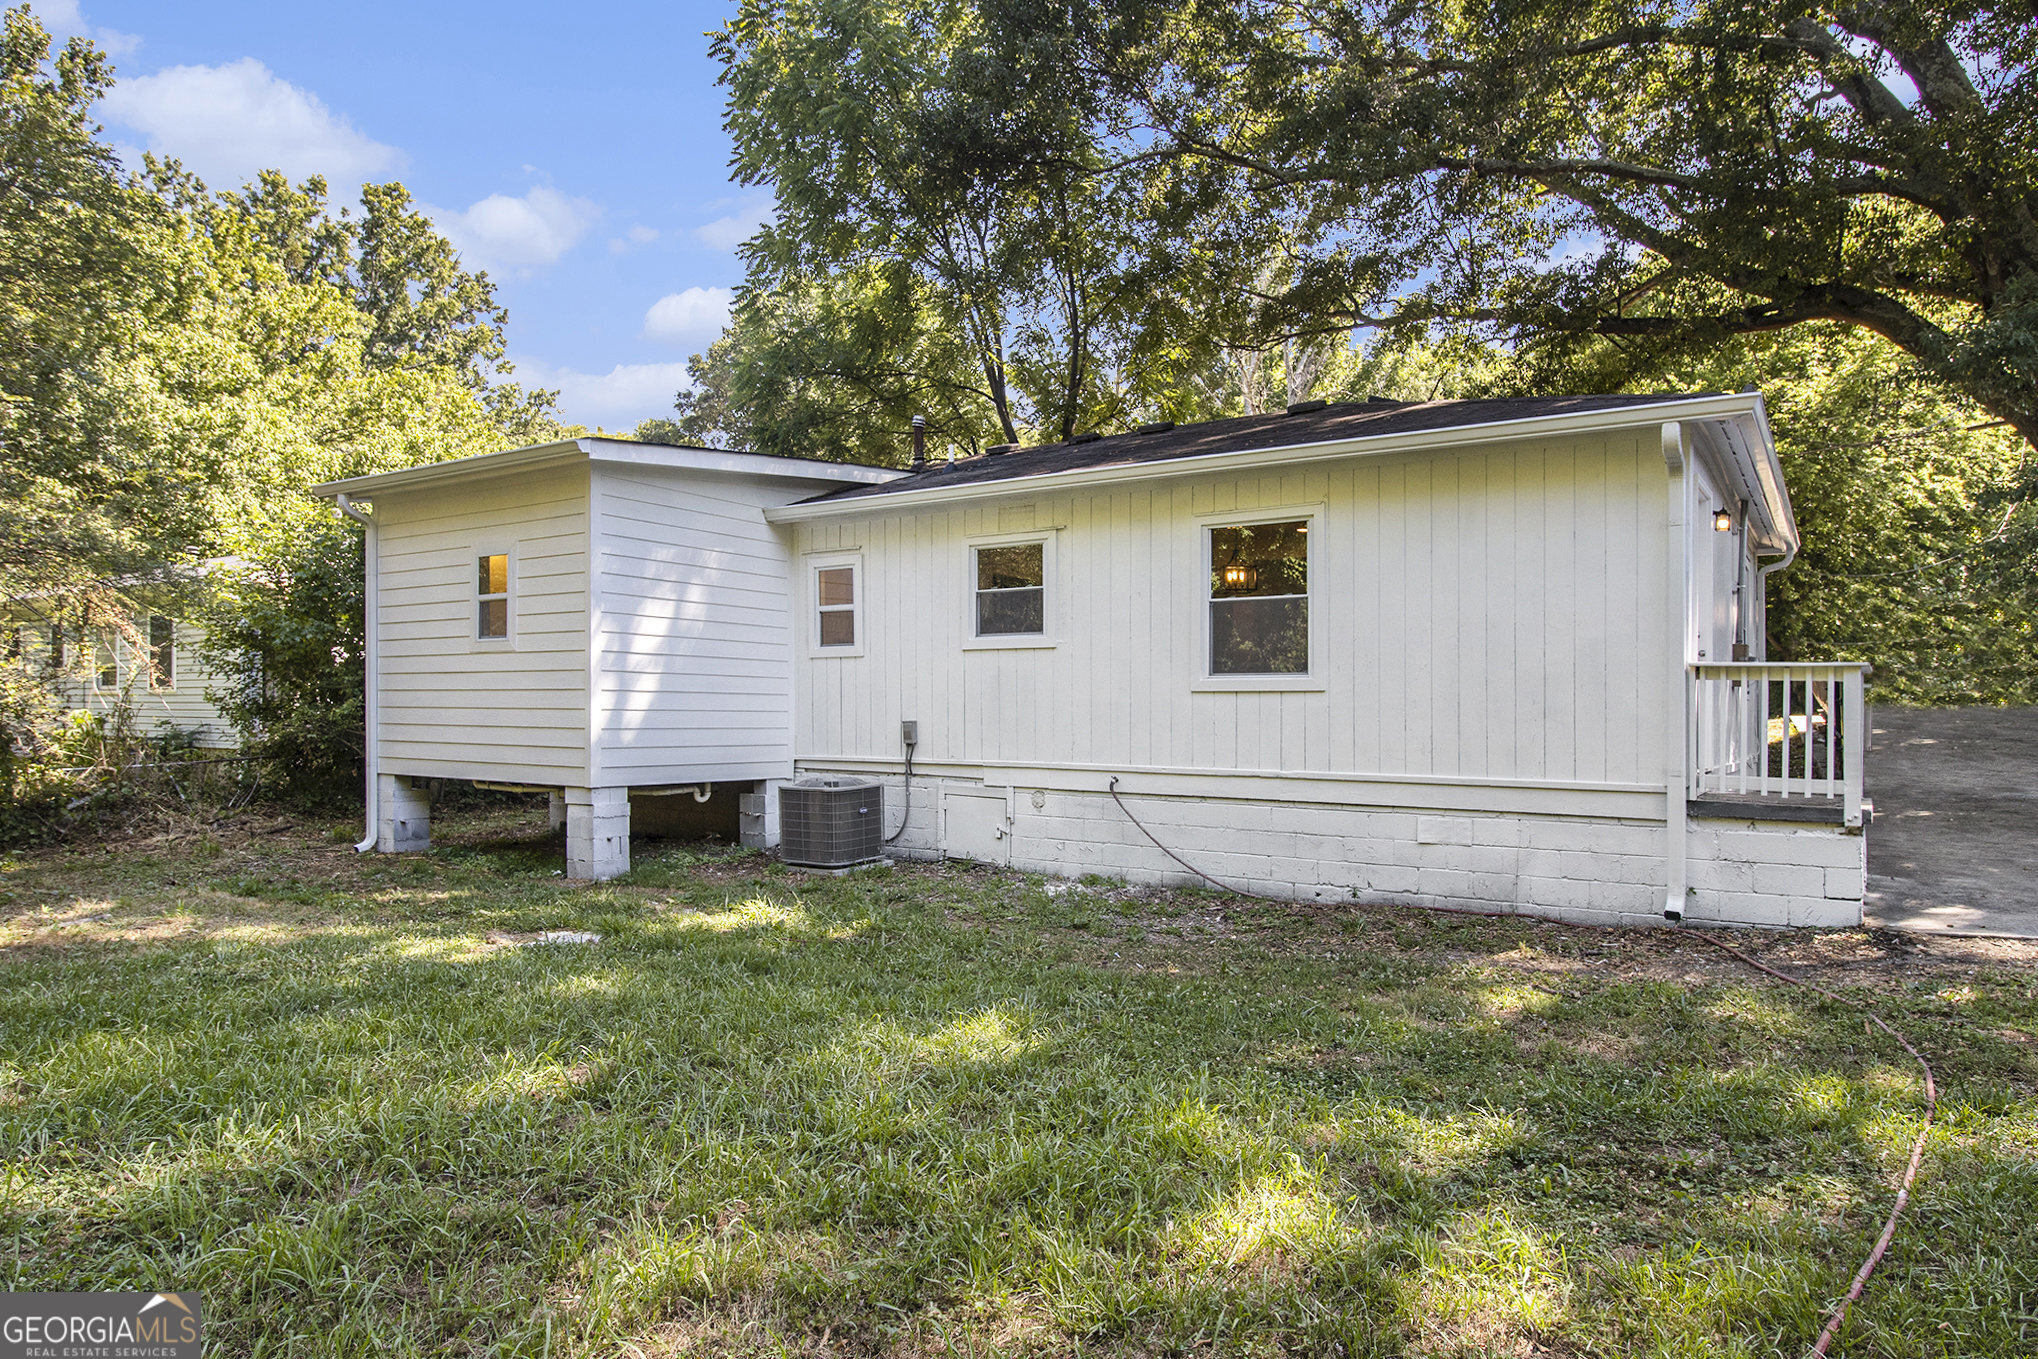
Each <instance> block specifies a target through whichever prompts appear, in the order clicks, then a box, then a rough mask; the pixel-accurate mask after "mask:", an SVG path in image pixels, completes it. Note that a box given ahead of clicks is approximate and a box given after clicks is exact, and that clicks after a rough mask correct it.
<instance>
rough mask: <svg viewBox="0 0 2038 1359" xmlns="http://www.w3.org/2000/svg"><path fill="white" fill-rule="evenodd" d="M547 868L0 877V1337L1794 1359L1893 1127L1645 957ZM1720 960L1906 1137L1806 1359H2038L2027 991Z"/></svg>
mask: <svg viewBox="0 0 2038 1359" xmlns="http://www.w3.org/2000/svg"><path fill="white" fill-rule="evenodd" d="M543 820H544V814H543V810H542V806H540V807H538V808H536V809H530V808H526V807H524V806H520V805H519V806H507V805H505V806H502V807H499V808H496V809H493V810H487V809H484V810H475V811H468V812H464V813H458V814H454V815H449V816H446V817H442V819H441V821H440V824H439V826H438V827H437V828H436V829H437V830H438V832H439V834H440V840H441V847H440V848H438V849H436V850H434V851H433V852H432V853H431V854H430V855H429V856H419V857H410V858H400V859H398V858H378V857H368V858H360V857H357V856H355V855H354V854H353V853H352V852H351V850H350V849H348V847H347V845H346V844H345V841H346V840H349V839H351V838H352V835H353V831H352V829H351V828H345V829H341V830H338V831H337V832H335V831H334V830H333V829H332V828H330V827H328V826H326V825H323V824H312V823H308V822H303V821H297V820H292V819H289V818H284V817H281V816H277V815H274V814H254V815H245V814H244V815H243V817H242V818H241V820H240V822H239V823H238V824H236V825H233V826H228V827H212V828H208V827H205V826H202V825H198V824H196V823H194V824H192V825H191V826H189V827H187V828H185V829H183V830H181V831H179V830H176V829H174V828H173V829H171V830H167V831H163V832H161V833H157V834H154V835H152V836H149V837H147V838H132V839H128V840H125V841H122V842H118V843H113V844H110V845H98V846H91V847H76V848H71V849H63V850H51V851H36V852H29V853H22V854H17V855H14V856H11V857H8V858H6V859H4V860H0V1038H4V1043H0V1162H4V1180H0V1184H4V1190H0V1230H4V1233H5V1239H6V1242H7V1246H8V1250H7V1255H6V1273H7V1277H6V1279H5V1281H4V1286H5V1287H6V1288H10V1289H30V1288H33V1289H66V1290H81V1289H97V1288H157V1287H163V1288H168V1287H173V1286H174V1287H177V1288H195V1289H199V1290H201V1291H202V1292H203V1294H204V1297H205V1306H206V1309H207V1324H208V1329H209V1332H210V1335H209V1338H210V1339H211V1341H212V1344H211V1346H210V1347H209V1352H211V1353H217V1354H222V1355H225V1354H232V1355H267V1354H301V1355H330V1354H364V1355H365V1354H385V1353H417V1354H484V1353H485V1354H520V1355H534V1356H535V1355H569V1354H621V1355H634V1354H654V1355H657V1354H679V1353H737V1354H751V1353H756V1354H769V1355H781V1354H821V1353H829V1354H836V1353H843V1354H873V1355H875V1354H887V1355H889V1354H899V1355H920V1354H932V1353H950V1352H955V1353H965V1354H990V1353H1034V1352H1046V1353H1065V1352H1076V1351H1082V1352H1089V1353H1128V1352H1130V1353H1137V1354H1155V1355H1158V1354H1174V1353H1197V1354H1200V1353H1212V1354H1218V1353H1221V1354H1234V1353H1238V1354H1274V1353H1298V1354H1353V1355H1404V1354H1406V1355H1529V1354H1556V1355H1582V1354H1595V1355H1622V1356H1625V1355H1680V1356H1701V1355H1704V1356H1711V1355H1789V1356H1794V1355H1798V1354H1801V1353H1802V1352H1803V1350H1804V1348H1805V1346H1806V1345H1807V1344H1808V1343H1809V1342H1810V1340H1811V1339H1812V1337H1813V1336H1814V1335H1815V1334H1816V1333H1817V1330H1818V1327H1819V1325H1820V1323H1821V1321H1822V1319H1823V1317H1824V1314H1825V1311H1826V1309H1827V1306H1828V1304H1829V1302H1830V1301H1831V1300H1832V1299H1833V1298H1834V1297H1836V1296H1837V1295H1838V1294H1839V1292H1840V1291H1842V1290H1843V1289H1844V1288H1845V1287H1846V1283H1847V1281H1848V1279H1849V1277H1850V1276H1851V1275H1852V1273H1853V1271H1854V1269H1855V1268H1856V1267H1857V1265H1858V1264H1859V1263H1860V1260H1861V1258H1862V1256H1863V1255H1864V1254H1865V1253H1866V1251H1867V1249H1868V1247H1869V1246H1870V1244H1871V1243H1872V1242H1873V1240H1874V1237H1875V1233H1876V1231H1877V1230H1878V1229H1879V1227H1880V1224H1881V1220H1882V1217H1883V1214H1884V1213H1885V1212H1886V1211H1887V1209H1888V1206H1889V1203H1890V1199H1891V1186H1892V1184H1893V1183H1894V1180H1895V1177H1896V1175H1897V1174H1898V1172H1899V1171H1900V1169H1901V1166H1902V1163H1903V1159H1904V1157H1905V1156H1906V1155H1907V1154H1908V1150H1909V1144H1910V1141H1911V1139H1912V1137H1914V1136H1915V1134H1916V1129H1917V1126H1918V1119H1919V1082H1918V1080H1917V1076H1916V1068H1915V1067H1914V1066H1913V1065H1912V1064H1911V1063H1910V1061H1909V1059H1908V1058H1906V1057H1905V1056H1904V1055H1903V1053H1902V1052H1901V1051H1900V1050H1898V1049H1896V1048H1895V1047H1894V1046H1893V1045H1891V1044H1890V1043H1889V1042H1888V1041H1887V1040H1886V1039H1884V1038H1882V1037H1881V1036H1880V1035H1877V1036H1874V1037H1871V1036H1869V1035H1867V1034H1866V1033H1864V1031H1863V1023H1862V1020H1861V1018H1860V1017H1859V1015H1857V1014H1854V1013H1853V1012H1851V1011H1849V1010H1847V1009H1845V1008H1842V1007H1837V1006H1832V1005H1830V1004H1826V1003H1822V1002H1819V1001H1818V1000H1816V998H1814V997H1811V996H1808V995H1804V994H1800V993H1797V992H1794V991H1792V990H1790V989H1788V988H1784V987H1782V986H1781V985H1779V984H1777V983H1774V982H1771V981H1769V980H1767V979H1765V978H1762V977H1760V976H1758V975H1754V974H1751V973H1749V972H1747V971H1746V970H1744V969H1741V968H1740V967H1739V966H1738V965H1737V964H1735V963H1733V962H1732V961H1731V960H1729V959H1727V958H1726V957H1725V956H1724V955H1721V954H1718V953H1717V952H1716V951H1714V950H1711V949H1707V948H1705V947H1704V946H1703V945H1702V944H1699V943H1697V942H1694V941H1689V940H1683V939H1679V938H1678V937H1677V936H1676V935H1674V934H1672V933H1670V932H1667V931H1649V932H1629V933H1616V932H1611V931H1603V930H1588V929H1576V928H1565V927H1559V926H1549V925H1539V924H1532V923H1527V922H1513V921H1501V920H1484V919H1470V918H1451V917H1444V916H1434V915H1425V914H1422V913H1417V912H1407V911H1396V910H1389V909H1384V908H1368V907H1347V908H1338V909H1329V908H1323V907H1315V906H1311V907H1302V906H1294V907H1289V906H1276V905H1270V904H1266V903H1261V902H1256V901H1248V900H1244V899H1240V898H1234V897H1225V896H1219V895H1217V894H1215V893H1197V892H1176V893H1144V892H1129V891H1125V890H1123V889H1118V888H1114V887H1112V886H1111V885H1109V884H1092V885H1090V886H1088V887H1073V888H1071V887H1067V886H1065V885H1063V884H1053V885H1052V886H1050V885H1048V884H1045V883H1043V882H1042V881H1040V880H1038V879H1029V878H1025V877H1021V876H1016V875H1001V874H993V873H989V872H983V871H971V870H964V869H959V868H948V867H920V866H901V867H898V868H894V869H889V870H877V871H869V872H862V873H858V874H855V875H852V876H848V877H844V878H825V877H813V876H803V875H799V874H795V873H793V872H789V871H787V870H784V869H782V868H779V867H777V866H775V865H774V864H772V863H771V861H769V860H768V859H765V858H763V857H761V856H756V855H749V854H744V853H741V852H736V851H727V850H713V849H701V848H699V847H694V848H682V847H676V846H675V847H660V846H657V845H640V846H639V855H640V862H639V867H638V870H637V871H636V872H635V873H634V874H633V875H632V876H631V877H630V878H629V879H627V880H626V881H623V882H620V883H614V884H608V885H604V886H601V887H581V886H573V885H569V884H567V883H565V882H564V881H563V880H562V879H561V877H560V876H559V869H560V866H561V863H560V859H561V856H560V850H559V847H558V844H557V842H556V841H553V840H551V839H549V838H547V837H546V836H545V834H544V830H543ZM554 929H571V930H592V931H598V932H599V933H600V934H601V936H602V939H601V942H599V943H596V944H591V945H531V944H528V943H527V942H526V941H527V940H529V939H530V937H531V936H532V935H533V934H534V933H535V932H538V931H543V930H554ZM1740 938H1741V939H1742V941H1743V942H1746V941H1747V940H1749V939H1750V936H1740ZM1752 940H1753V944H1752V946H1754V947H1756V948H1758V949H1759V950H1760V951H1761V953H1762V955H1763V956H1764V957H1765V958H1766V959H1767V960H1769V961H1772V962H1775V963H1778V964H1780V965H1784V966H1786V967H1788V966H1796V967H1799V968H1802V969H1804V970H1806V971H1808V972H1810V973H1812V974H1813V975H1815V976H1817V977H1818V978H1819V979H1820V980H1821V981H1822V982H1824V983H1825V984H1827V985H1830V986H1836V987H1838V988H1840V989H1842V990H1844V991H1846V992H1847V993H1849V994H1852V995H1857V996H1861V997H1863V998H1872V999H1873V1000H1874V1001H1875V1003H1876V1004H1877V1005H1878V1006H1880V1007H1881V1010H1882V1013H1884V1014H1885V1015H1886V1016H1887V1017H1888V1018H1889V1019H1890V1020H1891V1021H1892V1022H1894V1023H1896V1024H1897V1025H1898V1027H1900V1028H1902V1029H1903V1030H1904V1031H1905V1032H1906V1033H1907V1034H1908V1035H1909V1036H1910V1038H1911V1039H1912V1041H1913V1042H1915V1043H1917V1044H1918V1045H1919V1047H1920V1048H1921V1049H1922V1050H1924V1051H1925V1052H1926V1054H1927V1055H1928V1056H1929V1057H1930V1058H1931V1059H1932V1061H1933V1063H1934V1065H1935V1067H1936V1068H1937V1070H1938V1073H1939V1079H1940V1083H1941V1088H1942V1090H1943V1092H1944V1093H1943V1106H1942V1115H1941V1121H1940V1124H1939V1127H1938V1130H1937V1131H1935V1133H1934V1135H1933V1139H1932V1142H1931V1144H1930V1147H1929V1149H1928V1152H1927V1155H1926V1159H1925V1163H1924V1169H1923V1171H1922V1173H1921V1175H1920V1179H1919V1189H1918V1192H1917V1194H1916V1196H1915V1197H1914V1199H1913V1201H1912V1207H1911V1209H1910V1211H1909V1213H1908V1214H1907V1215H1906V1218H1905V1221H1904V1225H1903V1227H1902V1229H1901V1230H1900V1232H1899V1234H1898V1237H1897V1241H1896V1245H1895V1246H1894V1248H1893V1249H1892V1250H1891V1253H1890V1255H1889V1257H1888V1259H1887V1260H1886V1261H1885V1263H1884V1266H1883V1269H1882V1271H1881V1272H1880V1273H1879V1274H1878V1275H1877V1276H1876V1278H1875V1279H1874V1280H1873V1281H1872V1282H1871V1283H1870V1285H1869V1289H1868V1293H1867V1297H1866V1300H1865V1302H1864V1303H1863V1304H1862V1305H1861V1306H1859V1307H1857V1308H1856V1309H1855V1311H1854V1313H1853V1318H1852V1319H1851V1320H1850V1322H1849V1324H1848V1327H1847V1329H1846V1331H1845V1332H1844V1333H1843V1335H1842V1339H1841V1343H1840V1344H1839V1346H1838V1347H1837V1348H1836V1352H1837V1353H1844V1354H1849V1355H1901V1356H1912V1355H1948V1356H1950V1355H2004V1356H2009V1355H2028V1354H2031V1353H2033V1352H2038V948H2026V947H2023V946H2018V945H2007V944H1998V945H1989V944H1984V943H1977V942H1972V941H1970V942H1964V943H1961V942H1947V941H1940V942H1937V943H1932V944H1926V943H1923V942H1911V943H1905V942H1904V941H1901V940H1896V939H1892V938H1889V937H1881V936H1878V937H1871V936H1869V935H1867V934H1865V933H1859V932H1855V933H1843V934H1825V935H1811V934H1796V935H1767V936H1752Z"/></svg>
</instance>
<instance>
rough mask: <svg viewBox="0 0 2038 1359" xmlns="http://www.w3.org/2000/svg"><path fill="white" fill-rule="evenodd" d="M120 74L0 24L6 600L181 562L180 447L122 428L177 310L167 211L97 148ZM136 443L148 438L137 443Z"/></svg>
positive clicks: (0, 490) (88, 53)
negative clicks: (159, 333)
mask: <svg viewBox="0 0 2038 1359" xmlns="http://www.w3.org/2000/svg"><path fill="white" fill-rule="evenodd" d="M111 79H112V75H111V71H110V69H109V68H108V66H107V65H106V62H105V59H104V57H103V56H102V55H101V54H100V53H98V52H97V51H96V50H94V49H93V48H92V46H91V45H90V44H89V43H85V42H82V41H79V40H76V39H74V40H72V41H71V42H69V43H67V44H66V45H65V46H64V47H63V49H62V50H61V51H57V52H55V53H54V54H53V53H52V51H51V44H50V40H49V36H48V34H46V33H45V32H44V31H43V29H42V28H41V26H40V25H39V24H37V23H36V21H35V20H34V18H33V17H32V16H31V15H30V14H29V13H28V11H27V10H26V8H21V9H12V10H9V11H7V12H6V14H5V16H4V27H0V591H4V593H5V594H6V596H7V597H10V598H17V599H19V598H26V597H48V596H52V595H55V594H59V593H63V592H66V591H74V590H76V589H79V588H82V587H83V586H85V585H86V584H87V583H89V582H92V581H94V580H97V579H100V578H103V577H106V576H110V575H113V574H117V573H119V572H121V571H123V570H130V569H133V568H134V567H136V566H137V565H140V564H142V563H143V562H145V561H146V560H147V559H148V558H150V557H151V556H154V555H156V554H158V553H160V552H164V551H167V552H171V553H174V552H176V551H177V550H178V549H179V548H181V547H182V546H184V545H185V543H186V542H187V541H188V535H189V531H190V528H191V525H190V524H189V523H188V522H184V521H182V520H180V517H179V516H178V514H177V512H176V507H175V506H172V505H167V504H165V502H164V500H163V498H162V497H161V496H160V495H159V494H158V488H159V486H160V484H161V482H162V481H163V479H164V478H165V474H166V473H168V472H169V471H170V469H169V468H168V467H166V465H165V461H164V460H165V458H167V457H170V456H173V455H174V450H168V449H166V448H164V447H163V446H162V445H161V444H160V443H159V442H157V441H154V440H151V439H149V438H147V437H146V435H147V431H146V430H145V429H143V430H140V431H136V430H133V429H131V428H128V427H127V426H128V425H129V423H130V422H129V421H127V420H126V419H125V416H126V415H127V413H128V412H127V411H126V410H125V408H124V401H123V397H124V395H125V394H126V392H127V391H129V390H130V389H131V387H132V385H133V382H134V378H135V374H134V373H133V371H132V369H131V367H130V359H131V356H132V353H133V351H134V349H135V346H136V343H137V340H138V338H139V335H140V334H141V333H142V332H143V331H144V330H145V329H146V328H147V327H148V325H149V324H150V323H151V320H152V318H154V317H155V316H158V315H160V314H162V313H163V311H164V310H165V309H166V308H167V307H168V306H169V305H170V302H171V289H170V288H169V287H168V286H167V285H166V284H165V282H164V280H165V279H166V278H167V277H170V276H171V275H172V270H171V255H172V251H171V250H170V248H169V244H168V240H167V236H166V233H165V230H164V225H165V221H166V213H165V212H164V210H163V208H162V206H161V204H160V203H159V202H158V201H157V200H156V199H155V198H154V197H153V196H152V195H150V194H148V193H146V192H144V191H141V190H139V189H137V188H135V187H133V186H131V185H129V184H127V183H125V182H124V181H123V180H122V179H121V177H120V175H119V173H118V166H117V163H116V162H115V161H114V159H113V156H112V154H111V152H110V151H108V150H107V148H105V147H104V146H102V145H101V144H100V143H99V142H98V141H96V140H95V138H94V132H95V128H94V126H93V124H92V122H91V117H90V115H91V108H92V105H93V103H94V102H96V101H97V100H98V98H99V97H100V95H101V94H102V93H103V92H104V91H105V89H106V88H107V86H108V84H109V83H110V81H111ZM136 434H140V435H141V436H142V437H139V438H137V437H133V436H135V435H136Z"/></svg>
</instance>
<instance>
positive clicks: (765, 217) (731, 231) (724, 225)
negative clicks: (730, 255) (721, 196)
mask: <svg viewBox="0 0 2038 1359" xmlns="http://www.w3.org/2000/svg"><path fill="white" fill-rule="evenodd" d="M724 201H727V200H724ZM770 220H771V204H770V203H768V202H765V203H754V204H752V205H751V206H749V207H747V208H744V209H743V210H742V211H740V212H735V213H731V214H730V215H729V216H727V217H717V218H716V219H715V220H714V221H712V222H709V223H707V224H706V225H704V226H697V227H695V228H694V229H693V234H694V239H695V240H697V241H699V242H700V243H701V244H702V245H705V246H707V247H708V248H709V249H711V250H734V249H735V248H736V247H737V246H739V245H741V244H743V242H745V241H747V240H749V239H750V238H751V237H752V236H754V235H756V234H757V228H759V227H761V226H763V225H764V224H765V223H766V222H769V221H770Z"/></svg>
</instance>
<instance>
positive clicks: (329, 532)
mask: <svg viewBox="0 0 2038 1359" xmlns="http://www.w3.org/2000/svg"><path fill="white" fill-rule="evenodd" d="M361 556H362V540H361V535H360V533H359V531H358V530H356V529H355V528H354V526H353V525H352V524H351V523H347V522H345V521H343V520H340V519H337V518H334V517H331V516H322V517H318V518H314V519H312V520H310V521H309V522H308V523H305V524H302V525H296V526H293V528H292V530H291V531H290V532H289V534H288V535H287V536H285V537H284V538H282V539H281V540H279V541H274V542H271V543H269V544H266V545H265V550H262V551H259V552H257V553H254V554H251V556H250V558H249V559H248V560H247V561H246V562H245V564H243V565H241V566H239V567H237V568H235V569H233V570H230V571H228V572H224V573H222V574H221V575H220V576H219V577H218V578H217V579H216V580H215V593H214V594H213V595H212V596H211V598H210V599H209V600H208V606H207V608H206V609H205V613H204V622H205V625H206V642H205V653H206V661H207V663H208V664H209V665H210V666H212V667H213V669H214V671H215V673H217V674H219V675H221V676H222V677H223V681H222V682H221V683H219V684H218V685H216V686H215V688H214V691H213V700H214V702H216V703H217V704H218V705H219V709H220V711H221V712H222V713H224V714H225V715H226V717H227V719H228V720H229V721H231V722H232V723H233V724H234V726H235V727H236V728H238V729H239V730H240V731H241V732H243V733H245V734H246V735H247V737H248V738H249V739H248V747H249V749H250V750H251V751H252V752H254V753H256V754H259V755H262V756H265V757H267V758H266V759H265V761H264V763H265V766H266V772H265V777H266V778H267V779H268V781H269V786H270V788H271V790H272V791H274V792H276V793H279V794H281V795H283V796H285V797H288V798H290V799H291V800H293V801H296V802H300V803H313V804H315V803H320V802H326V801H336V800H339V799H342V798H345V797H347V796H350V795H352V794H353V793H354V792H356V791H357V790H358V789H359V788H360V786H361V784H360V779H361V762H362V760H363V758H364V757H365V749H364V745H365V740H364V733H365V731H366V725H365V721H364V719H365V715H366V703H365V684H364V667H363V659H364V657H365V654H366V652H365V649H364V648H365V643H364V637H365V632H364V627H363V620H364V615H365V612H366V602H365V600H364V599H363V597H362V589H361V580H362V561H361Z"/></svg>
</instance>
